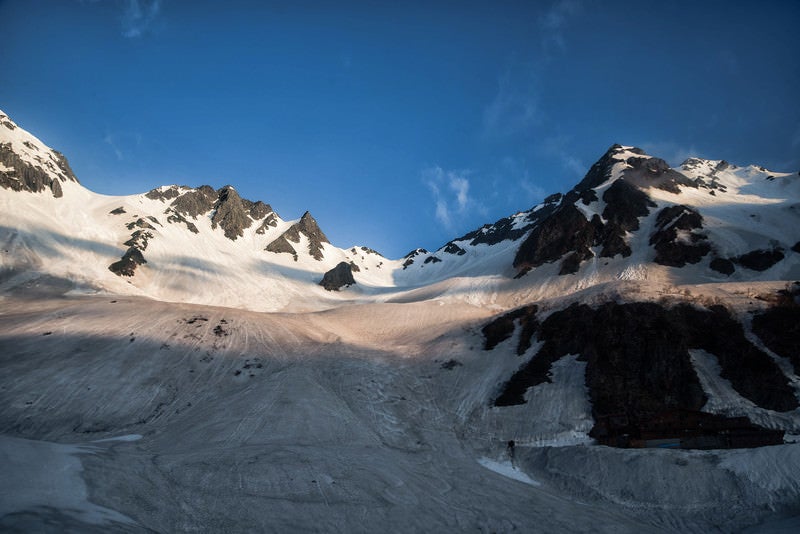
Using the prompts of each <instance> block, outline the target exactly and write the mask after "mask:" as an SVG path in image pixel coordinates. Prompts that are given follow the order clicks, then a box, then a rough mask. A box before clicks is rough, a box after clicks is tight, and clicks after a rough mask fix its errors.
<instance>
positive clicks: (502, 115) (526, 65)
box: [483, 0, 581, 139]
mask: <svg viewBox="0 0 800 534" xmlns="http://www.w3.org/2000/svg"><path fill="white" fill-rule="evenodd" d="M580 12H581V4H580V2H579V1H578V0H558V1H556V2H554V3H552V4H551V5H550V6H549V7H548V8H547V9H546V10H545V11H544V12H542V14H541V15H540V16H539V18H538V20H537V23H536V30H537V31H538V33H539V35H540V37H541V43H540V47H539V50H538V53H537V51H535V50H534V51H533V52H534V53H533V54H532V57H530V58H528V59H527V61H522V62H520V61H516V62H513V63H512V64H511V65H510V66H509V67H507V68H506V69H505V70H504V71H503V73H502V74H501V75H500V77H499V79H498V81H497V90H496V92H495V93H494V96H493V97H492V99H491V101H489V103H488V105H486V106H485V107H484V110H483V133H484V137H487V138H489V139H498V138H500V139H504V138H508V137H511V136H515V135H520V134H530V133H531V131H532V130H534V129H536V127H537V126H538V125H540V124H541V123H542V122H544V121H546V113H545V110H543V109H542V105H541V92H542V86H543V85H544V84H545V83H546V79H547V72H546V71H547V66H548V65H549V64H550V63H551V61H552V60H553V59H555V58H556V57H557V56H558V55H561V54H563V53H564V52H565V51H566V49H567V42H568V39H567V30H568V26H569V23H570V21H571V20H572V19H573V18H574V17H575V16H577V15H578V14H579V13H580Z"/></svg>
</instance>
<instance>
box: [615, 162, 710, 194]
mask: <svg viewBox="0 0 800 534" xmlns="http://www.w3.org/2000/svg"><path fill="white" fill-rule="evenodd" d="M626 163H627V164H628V165H629V167H628V168H626V169H625V170H624V171H622V177H623V178H624V179H625V180H627V181H628V182H630V183H631V184H633V185H637V186H639V187H655V188H657V189H663V190H664V191H669V192H670V193H675V194H679V193H680V192H681V189H680V187H681V186H685V187H693V188H696V187H697V184H696V183H695V182H694V180H690V179H689V178H688V177H687V176H685V175H683V174H681V173H680V172H678V171H676V170H675V169H672V168H670V166H669V165H668V164H667V162H666V161H664V160H663V159H660V158H653V157H646V158H629V159H628V160H626Z"/></svg>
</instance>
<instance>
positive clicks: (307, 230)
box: [295, 212, 330, 260]
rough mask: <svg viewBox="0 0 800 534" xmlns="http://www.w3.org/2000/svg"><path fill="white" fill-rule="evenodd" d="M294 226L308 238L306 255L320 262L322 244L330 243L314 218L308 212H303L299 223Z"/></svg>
mask: <svg viewBox="0 0 800 534" xmlns="http://www.w3.org/2000/svg"><path fill="white" fill-rule="evenodd" d="M295 226H296V227H297V229H298V230H299V231H300V232H302V233H304V234H305V235H306V237H308V253H309V254H311V257H313V258H314V259H315V260H322V244H323V243H330V241H328V238H327V237H326V236H325V234H324V233H323V232H322V230H321V229H320V227H319V225H318V224H317V221H316V220H315V219H314V217H312V216H311V214H310V213H309V212H305V213H304V214H303V216H302V217H300V222H298V223H297V224H296V225H295Z"/></svg>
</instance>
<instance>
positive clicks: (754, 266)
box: [733, 248, 784, 271]
mask: <svg viewBox="0 0 800 534" xmlns="http://www.w3.org/2000/svg"><path fill="white" fill-rule="evenodd" d="M783 258H784V255H783V249H781V248H773V249H757V250H751V251H750V252H748V253H746V254H742V255H741V256H737V257H736V258H733V261H734V263H738V264H739V265H741V266H742V267H746V268H748V269H750V270H752V271H766V270H767V269H769V268H770V267H772V266H773V265H775V264H776V263H778V262H779V261H781V260H782V259H783Z"/></svg>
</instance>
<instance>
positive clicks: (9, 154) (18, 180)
mask: <svg viewBox="0 0 800 534" xmlns="http://www.w3.org/2000/svg"><path fill="white" fill-rule="evenodd" d="M53 153H54V154H55V157H56V163H55V164H54V163H53V162H52V161H51V160H50V159H48V158H45V157H42V158H41V166H33V165H31V164H30V163H27V162H25V161H23V160H22V159H21V158H20V157H19V156H18V155H17V154H16V153H15V152H14V151H13V150H12V149H11V143H0V163H2V164H3V165H4V166H5V167H8V168H10V169H11V170H8V171H0V187H4V188H6V189H11V190H12V191H28V192H31V193H41V192H43V191H46V190H50V192H51V193H52V195H53V196H54V197H56V198H59V197H62V196H63V191H62V189H61V184H60V183H59V181H58V180H61V181H62V182H66V181H68V180H69V181H73V182H77V181H78V179H77V178H76V177H75V174H74V173H73V172H72V169H71V168H70V167H69V164H68V163H67V159H66V158H65V157H64V156H63V155H62V154H60V153H58V152H56V151H53ZM48 171H49V172H52V173H55V174H56V176H57V177H58V180H56V179H54V178H51V177H50V174H48Z"/></svg>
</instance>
